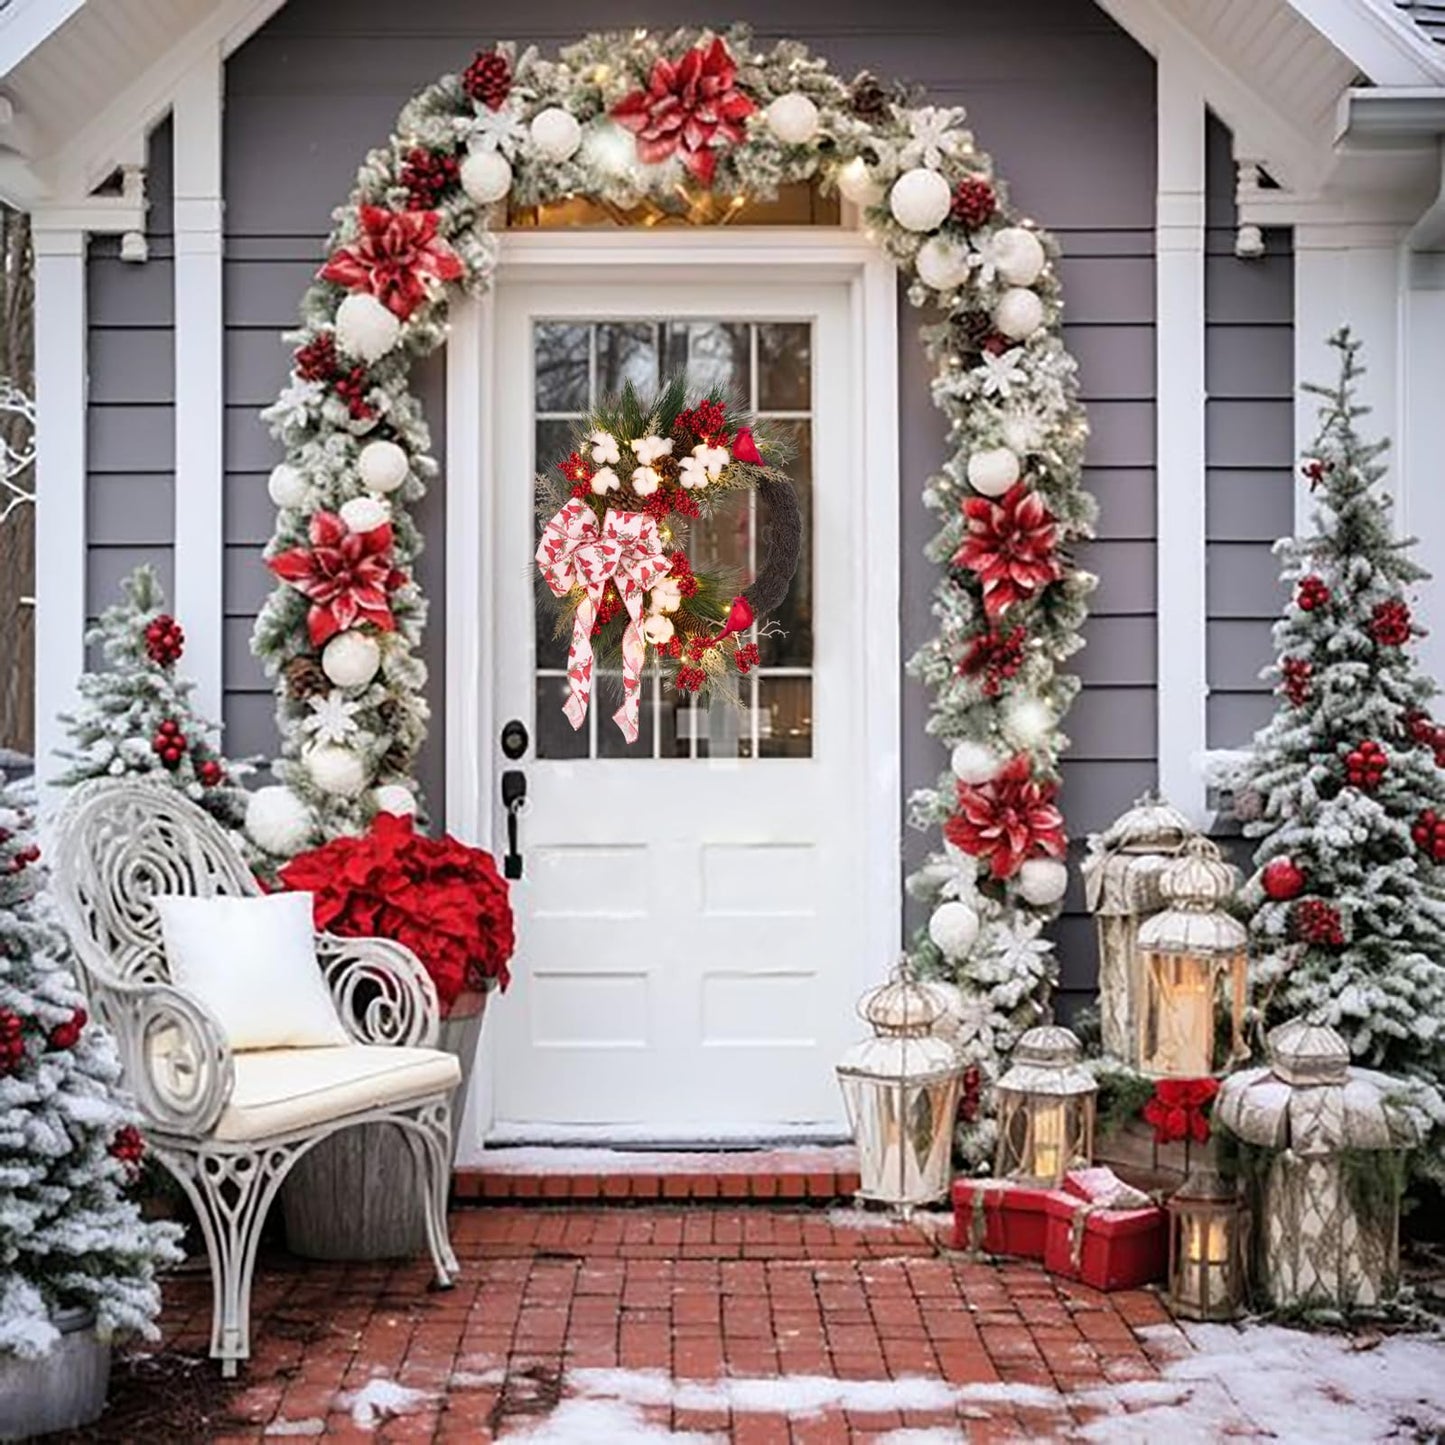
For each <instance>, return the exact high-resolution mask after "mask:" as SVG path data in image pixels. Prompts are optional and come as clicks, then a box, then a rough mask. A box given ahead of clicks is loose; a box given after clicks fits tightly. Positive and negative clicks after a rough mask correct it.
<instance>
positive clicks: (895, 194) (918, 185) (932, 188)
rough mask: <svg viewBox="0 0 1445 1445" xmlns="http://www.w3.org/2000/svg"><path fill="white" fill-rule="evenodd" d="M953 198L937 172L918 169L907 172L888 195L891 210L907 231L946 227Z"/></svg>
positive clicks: (916, 167)
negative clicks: (945, 223)
mask: <svg viewBox="0 0 1445 1445" xmlns="http://www.w3.org/2000/svg"><path fill="white" fill-rule="evenodd" d="M952 203H953V195H952V193H951V192H950V191H949V189H948V182H947V181H946V180H944V179H943V177H942V176H941V175H939V174H938V172H937V171H931V170H929V169H928V168H927V167H926V166H915V167H914V168H913V169H912V170H911V171H904V172H903V174H902V175H901V176H899V177H898V179H897V180H896V181H894V182H893V189H892V190H891V191H890V192H889V193H888V209H889V210H890V211H892V212H893V219H894V220H895V221H897V222H898V224H899V225H900V226H902V227H903V229H904V230H905V231H932V230H934V229H935V228H936V227H938V226H940V225H942V224H943V218H944V217H945V216H946V215H947V214H948V208H949V206H950V205H952Z"/></svg>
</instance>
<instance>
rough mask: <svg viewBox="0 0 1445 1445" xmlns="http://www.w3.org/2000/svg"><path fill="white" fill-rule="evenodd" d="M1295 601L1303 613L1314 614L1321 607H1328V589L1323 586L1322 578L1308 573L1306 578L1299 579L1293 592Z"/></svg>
mask: <svg viewBox="0 0 1445 1445" xmlns="http://www.w3.org/2000/svg"><path fill="white" fill-rule="evenodd" d="M1295 601H1296V602H1298V603H1299V606H1300V610H1301V611H1303V612H1314V611H1317V610H1318V609H1319V608H1321V607H1328V606H1329V604H1330V589H1329V588H1328V587H1327V586H1326V585H1325V580H1324V578H1323V577H1316V576H1315V575H1314V573H1310V575H1309V576H1308V577H1301V578H1300V580H1299V587H1298V588H1297V589H1296V591H1295Z"/></svg>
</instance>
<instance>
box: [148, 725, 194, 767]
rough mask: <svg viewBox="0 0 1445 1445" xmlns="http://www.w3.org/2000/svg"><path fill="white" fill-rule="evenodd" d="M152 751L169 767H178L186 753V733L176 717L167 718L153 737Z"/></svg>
mask: <svg viewBox="0 0 1445 1445" xmlns="http://www.w3.org/2000/svg"><path fill="white" fill-rule="evenodd" d="M151 751H152V752H153V753H154V754H155V755H156V756H157V757H158V758H159V759H160V760H161V762H163V763H164V764H165V765H166V767H168V768H178V767H180V765H181V759H182V758H183V757H185V755H186V735H185V733H183V732H182V731H181V725H180V723H178V722H177V721H176V720H175V719H174V718H169V717H168V718H167V719H166V720H165V721H164V722H163V723H162V724H161V725H160V727H158V728H157V729H156V735H155V737H153V738H152V739H151Z"/></svg>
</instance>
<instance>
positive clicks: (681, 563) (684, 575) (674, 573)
mask: <svg viewBox="0 0 1445 1445" xmlns="http://www.w3.org/2000/svg"><path fill="white" fill-rule="evenodd" d="M667 575H668V576H669V577H672V578H674V579H675V580H676V582H677V589H678V591H679V592H681V593H682V595H683V596H684V597H696V596H697V578H696V577H694V576H693V575H692V563H691V562H689V561H688V560H687V553H686V552H684V551H683V550H682V549H681V548H679V549H678V550H677V551H676V552H674V553H673V554H672V566H671V567H670V568H668V574H667Z"/></svg>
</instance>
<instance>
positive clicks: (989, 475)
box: [968, 447, 1020, 497]
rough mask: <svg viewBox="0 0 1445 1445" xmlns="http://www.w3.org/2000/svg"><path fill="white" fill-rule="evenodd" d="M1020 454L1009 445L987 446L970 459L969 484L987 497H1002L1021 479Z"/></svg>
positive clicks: (973, 454)
mask: <svg viewBox="0 0 1445 1445" xmlns="http://www.w3.org/2000/svg"><path fill="white" fill-rule="evenodd" d="M1019 470H1020V468H1019V459H1018V456H1017V455H1016V454H1015V453H1014V452H1013V451H1012V450H1010V449H1009V448H1008V447H987V448H985V449H984V450H983V451H978V452H974V453H972V455H970V457H969V459H968V484H969V486H971V487H972V488H973V489H974V491H976V492H981V493H982V494H983V495H984V496H985V497H1001V496H1003V494H1004V493H1005V492H1006V491H1008V489H1009V488H1010V487H1011V486H1013V484H1014V483H1015V482H1016V481H1018V479H1019Z"/></svg>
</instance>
